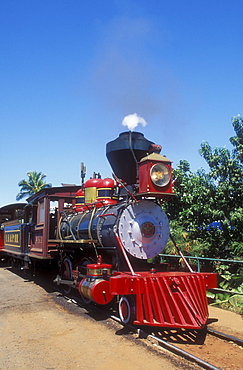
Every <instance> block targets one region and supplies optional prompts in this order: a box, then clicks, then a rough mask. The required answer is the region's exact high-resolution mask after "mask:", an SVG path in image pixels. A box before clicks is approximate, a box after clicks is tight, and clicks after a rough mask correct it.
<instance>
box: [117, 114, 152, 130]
mask: <svg viewBox="0 0 243 370" xmlns="http://www.w3.org/2000/svg"><path fill="white" fill-rule="evenodd" d="M139 123H141V125H142V126H143V127H145V126H146V125H147V122H146V121H145V119H144V118H142V117H139V116H138V115H137V113H133V114H129V115H128V116H125V117H124V118H123V120H122V125H123V126H126V127H127V128H128V130H130V131H133V130H134V129H135V128H136V127H137V126H138V124H139Z"/></svg>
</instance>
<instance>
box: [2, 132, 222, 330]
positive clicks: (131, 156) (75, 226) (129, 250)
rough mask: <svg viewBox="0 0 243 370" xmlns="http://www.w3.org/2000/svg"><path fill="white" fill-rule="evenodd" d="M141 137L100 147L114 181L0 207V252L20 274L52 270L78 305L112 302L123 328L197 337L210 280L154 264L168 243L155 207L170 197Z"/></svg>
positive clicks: (168, 170)
mask: <svg viewBox="0 0 243 370" xmlns="http://www.w3.org/2000/svg"><path fill="white" fill-rule="evenodd" d="M160 151H161V146H160V145H156V144H154V143H153V142H151V141H149V140H147V139H146V138H144V135H143V134H141V133H138V132H131V131H128V132H123V133H121V134H120V135H119V137H118V138H117V139H115V140H113V141H111V142H109V143H108V144H107V145H106V155H107V158H108V160H109V163H110V165H111V167H112V170H113V172H114V174H113V178H106V179H101V177H100V175H99V174H95V175H94V176H93V178H91V179H89V180H87V181H86V182H84V171H83V175H82V179H83V182H82V186H81V187H80V186H79V187H78V186H71V185H68V186H62V187H51V188H45V189H42V190H41V191H39V192H38V193H36V194H34V195H32V196H31V197H30V198H29V199H28V200H27V203H16V204H11V205H8V206H5V207H2V208H0V222H1V230H0V253H1V255H3V256H5V257H8V258H10V259H11V260H12V262H13V264H18V265H21V268H23V269H33V268H35V266H36V265H37V264H38V263H44V262H53V261H55V262H57V263H58V266H59V272H58V274H57V277H56V279H55V282H56V283H57V284H61V285H62V286H63V289H64V291H65V292H66V293H68V292H69V291H70V290H71V288H76V289H78V291H79V293H80V295H81V297H82V299H83V301H84V302H85V303H87V304H88V303H90V302H95V303H96V304H99V305H107V304H110V303H111V301H113V300H116V301H117V303H118V312H119V316H120V319H121V321H122V323H124V324H127V323H131V322H132V323H134V324H136V325H149V326H156V327H170V328H188V329H201V328H202V327H203V326H204V325H205V324H206V322H207V318H208V307H207V298H206V289H210V288H214V287H216V274H213V273H197V272H194V271H192V269H191V267H190V266H189V265H188V263H187V261H186V259H185V258H184V256H183V255H182V254H181V252H180V251H179V253H180V254H181V256H182V258H183V259H184V261H185V264H186V265H187V267H188V270H189V271H188V272H180V271H169V270H168V265H166V264H163V263H161V264H157V265H156V268H155V267H154V266H155V265H153V264H151V261H152V260H153V259H154V258H156V256H158V255H159V254H160V253H161V252H162V251H163V249H164V248H165V246H166V244H167V241H168V238H169V237H171V235H170V228H169V222H168V218H167V216H166V214H165V212H164V211H163V209H162V206H161V204H162V202H163V201H164V200H168V199H169V198H171V197H173V196H174V193H173V180H172V163H171V161H170V160H169V159H168V158H167V157H165V156H163V155H161V154H160Z"/></svg>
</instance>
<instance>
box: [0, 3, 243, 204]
mask: <svg viewBox="0 0 243 370" xmlns="http://www.w3.org/2000/svg"><path fill="white" fill-rule="evenodd" d="M242 13H243V3H242V1H240V0H233V1H232V0H231V1H230V0H211V1H208V0H203V1H201V0H194V1H192V0H174V1H172V0H170V1H169V0H168V1H167V0H164V1H162V0H149V1H147V0H146V1H145V0H128V1H127V0H119V1H118V0H100V1H98V0H89V1H83V0H8V1H4V0H0V50H1V58H0V127H1V131H0V135H1V144H0V158H1V170H0V173H1V178H0V206H3V205H5V204H8V203H12V202H15V197H16V194H17V193H18V191H19V187H18V182H19V181H20V180H22V179H24V178H26V173H27V172H28V171H38V172H39V171H41V172H43V173H45V174H46V175H47V178H46V181H47V182H48V183H49V182H50V183H52V185H53V186H59V185H60V184H61V183H75V184H78V183H79V182H80V162H85V164H86V166H87V178H89V177H90V176H91V175H92V173H93V172H94V171H96V172H100V173H101V174H102V176H103V177H107V176H111V170H110V167H109V164H108V162H107V159H106V157H105V145H106V143H107V142H108V141H110V140H114V139H116V138H117V137H118V135H119V133H121V132H122V131H124V127H123V126H122V125H121V122H122V120H123V118H124V116H126V115H128V114H132V113H135V112H136V113H137V114H138V115H139V116H141V117H143V118H144V119H145V120H146V122H147V126H145V127H143V126H138V127H137V129H136V130H137V131H140V132H142V133H143V134H144V136H145V137H146V138H147V139H149V140H152V141H154V142H156V143H158V144H161V145H162V146H163V154H165V155H167V156H168V157H169V158H170V159H171V160H172V161H173V164H174V166H176V165H177V164H178V162H179V160H180V159H186V160H188V161H189V163H190V164H191V169H192V170H193V171H195V170H197V169H198V168H200V167H204V168H207V167H206V163H205V161H204V160H203V159H202V158H201V157H200V155H199V154H198V149H199V147H200V144H201V142H202V141H203V140H206V141H208V142H209V143H210V144H211V146H213V147H215V146H227V147H228V148H229V149H231V148H232V147H231V145H230V143H229V137H231V136H233V135H234V130H233V127H232V125H231V117H232V116H235V115H237V114H241V115H243V109H242V104H243V89H242V81H243V68H242V60H243V58H242V53H243V52H242V40H243V23H242Z"/></svg>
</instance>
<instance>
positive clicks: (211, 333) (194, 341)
mask: <svg viewBox="0 0 243 370" xmlns="http://www.w3.org/2000/svg"><path fill="white" fill-rule="evenodd" d="M66 300H68V301H69V302H70V303H72V304H75V305H79V306H81V307H82V308H85V309H86V310H88V311H93V312H96V313H99V314H100V315H104V312H105V315H104V316H105V317H106V318H108V317H109V318H110V319H112V320H113V321H115V322H116V323H118V324H119V325H120V326H121V328H124V326H123V324H121V322H120V319H119V318H118V317H117V316H116V314H115V313H114V312H113V313H111V312H110V311H108V310H105V308H104V307H103V308H102V309H101V308H100V307H98V306H96V305H92V306H86V305H85V304H84V303H83V302H82V300H81V299H80V298H77V297H76V296H75V295H70V296H68V297H66ZM126 327H127V329H128V330H127V332H128V333H131V335H132V334H134V335H135V336H136V338H138V339H142V340H147V341H148V342H149V344H152V345H153V348H157V349H158V350H159V349H160V348H161V347H162V348H163V349H164V350H166V351H168V352H170V353H173V354H176V355H177V356H179V357H181V358H184V359H186V360H188V361H189V362H191V363H194V364H197V365H198V366H199V367H201V368H203V369H206V370H228V369H231V370H240V369H241V368H242V363H241V361H239V364H237V363H236V364H234V361H236V359H240V357H241V358H243V340H242V339H240V338H236V337H234V336H231V335H228V334H226V333H222V332H219V331H216V330H214V329H211V328H210V327H208V328H207V329H206V330H201V331H196V330H186V329H182V330H178V329H175V330H171V329H164V330H157V331H156V332H155V331H153V332H152V330H154V328H153V329H151V330H150V329H149V328H146V329H144V328H138V327H137V326H134V325H127V326H126ZM212 347H213V348H214V349H212ZM185 348H186V349H185ZM226 348H227V349H226ZM215 351H217V352H218V353H220V352H221V355H219V358H218V356H215ZM227 352H228V353H229V356H228V357H227V356H226V353H227ZM220 356H221V358H220ZM215 357H216V358H215Z"/></svg>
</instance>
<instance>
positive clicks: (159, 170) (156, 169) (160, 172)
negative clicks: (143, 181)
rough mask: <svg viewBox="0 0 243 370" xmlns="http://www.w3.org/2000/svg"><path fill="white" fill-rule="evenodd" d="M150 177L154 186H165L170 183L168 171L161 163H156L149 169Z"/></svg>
mask: <svg viewBox="0 0 243 370" xmlns="http://www.w3.org/2000/svg"><path fill="white" fill-rule="evenodd" d="M150 177H151V180H152V181H153V183H154V184H155V185H156V186H161V187H162V186H166V185H168V184H169V182H170V171H169V169H168V168H167V167H166V166H165V165H164V164H162V163H157V164H155V165H154V166H153V167H151V169H150Z"/></svg>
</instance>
